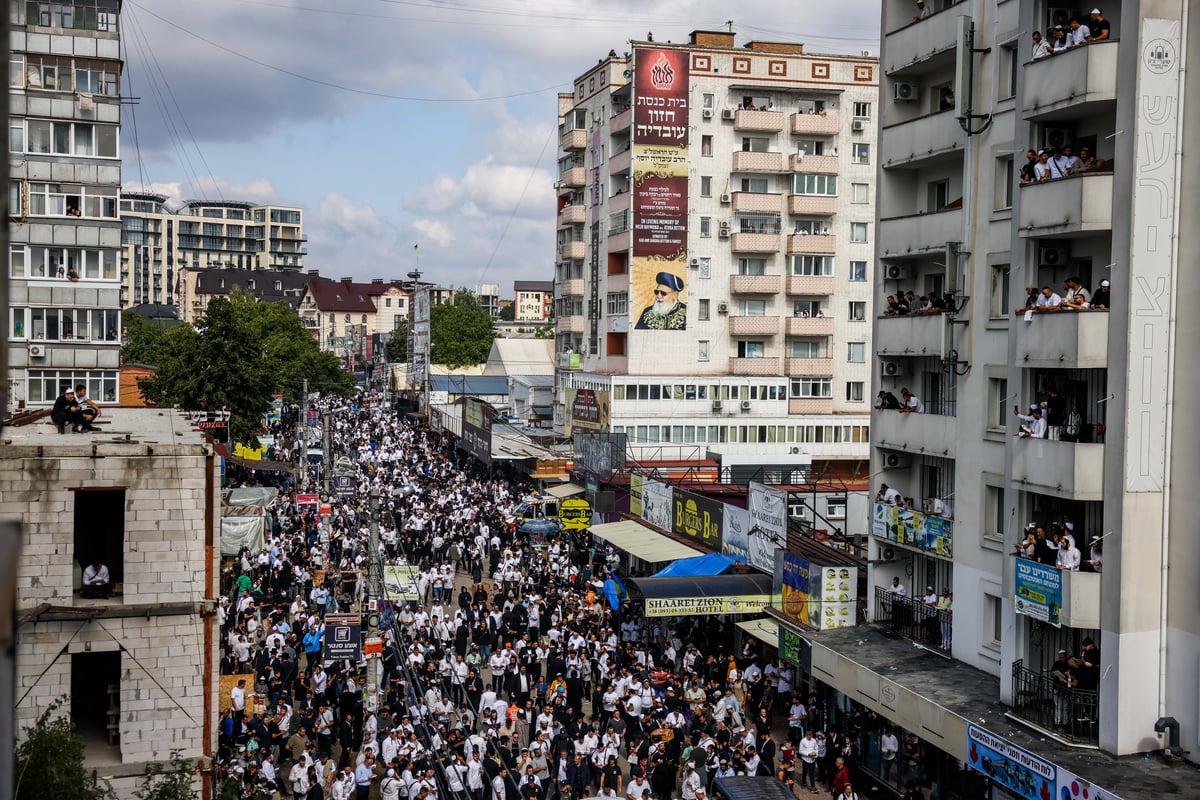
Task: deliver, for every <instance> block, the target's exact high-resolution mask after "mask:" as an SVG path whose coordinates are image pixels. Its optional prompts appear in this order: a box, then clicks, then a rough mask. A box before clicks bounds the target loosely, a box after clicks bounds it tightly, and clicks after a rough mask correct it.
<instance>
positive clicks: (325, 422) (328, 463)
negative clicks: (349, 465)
mask: <svg viewBox="0 0 1200 800" xmlns="http://www.w3.org/2000/svg"><path fill="white" fill-rule="evenodd" d="M321 428H322V441H321V474H322V475H323V476H325V497H329V471H330V469H332V467H333V454H332V453H331V452H330V450H329V412H328V411H326V412H325V413H324V414H322V415H321Z"/></svg>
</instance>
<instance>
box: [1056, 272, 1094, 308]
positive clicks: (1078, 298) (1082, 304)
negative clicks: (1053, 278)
mask: <svg viewBox="0 0 1200 800" xmlns="http://www.w3.org/2000/svg"><path fill="white" fill-rule="evenodd" d="M1063 286H1065V287H1067V295H1066V297H1064V298H1063V305H1062V310H1063V311H1087V310H1088V309H1089V308H1090V307H1091V299H1092V298H1091V295H1089V294H1088V290H1087V289H1085V288H1083V284H1081V283H1080V282H1079V278H1078V277H1077V276H1072V277H1070V278H1067V279H1066V281H1064V282H1063Z"/></svg>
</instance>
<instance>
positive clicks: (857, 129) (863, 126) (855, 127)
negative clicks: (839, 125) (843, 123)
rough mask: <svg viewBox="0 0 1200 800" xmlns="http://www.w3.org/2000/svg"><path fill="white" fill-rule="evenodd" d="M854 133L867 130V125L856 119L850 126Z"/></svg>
mask: <svg viewBox="0 0 1200 800" xmlns="http://www.w3.org/2000/svg"><path fill="white" fill-rule="evenodd" d="M850 127H851V128H852V129H853V130H854V131H855V132H856V133H861V132H862V131H865V130H866V129H867V123H866V122H865V121H864V120H861V119H856V120H854V122H853V123H852V124H851V126H850Z"/></svg>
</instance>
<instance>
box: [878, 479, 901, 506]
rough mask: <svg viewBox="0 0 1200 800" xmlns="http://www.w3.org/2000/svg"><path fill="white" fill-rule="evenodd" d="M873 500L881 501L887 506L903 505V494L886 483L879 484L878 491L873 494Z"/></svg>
mask: <svg viewBox="0 0 1200 800" xmlns="http://www.w3.org/2000/svg"><path fill="white" fill-rule="evenodd" d="M875 502H876V503H883V504H884V505H887V506H903V505H904V495H902V494H900V492H898V491H896V490H895V489H893V488H892V487H890V486H888V485H887V484H886V483H881V484H879V491H878V492H877V493H876V494H875Z"/></svg>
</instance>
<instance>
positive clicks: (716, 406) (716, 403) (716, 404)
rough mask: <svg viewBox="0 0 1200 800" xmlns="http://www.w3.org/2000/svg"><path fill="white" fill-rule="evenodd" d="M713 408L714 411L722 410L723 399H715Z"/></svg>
mask: <svg viewBox="0 0 1200 800" xmlns="http://www.w3.org/2000/svg"><path fill="white" fill-rule="evenodd" d="M712 410H713V411H720V410H721V401H720V400H713V404H712Z"/></svg>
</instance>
